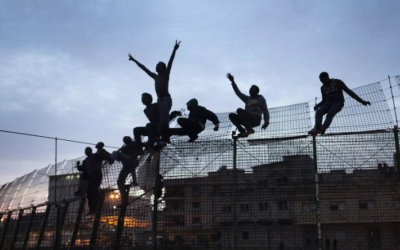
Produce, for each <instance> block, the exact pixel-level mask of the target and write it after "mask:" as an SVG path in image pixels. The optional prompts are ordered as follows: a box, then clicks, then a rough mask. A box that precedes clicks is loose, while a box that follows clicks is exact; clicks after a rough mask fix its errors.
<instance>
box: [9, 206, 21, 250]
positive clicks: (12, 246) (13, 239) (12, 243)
mask: <svg viewBox="0 0 400 250" xmlns="http://www.w3.org/2000/svg"><path fill="white" fill-rule="evenodd" d="M23 214H24V210H23V209H20V210H19V213H18V219H17V224H16V225H15V228H14V234H13V237H12V240H11V246H10V250H14V248H15V243H16V242H17V236H18V230H19V224H20V223H21V219H22V215H23Z"/></svg>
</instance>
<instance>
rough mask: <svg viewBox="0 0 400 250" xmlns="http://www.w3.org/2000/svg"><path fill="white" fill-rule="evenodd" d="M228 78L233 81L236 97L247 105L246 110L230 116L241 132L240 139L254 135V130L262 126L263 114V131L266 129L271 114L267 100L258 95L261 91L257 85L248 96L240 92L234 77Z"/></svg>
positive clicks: (237, 111) (253, 86) (229, 76)
mask: <svg viewBox="0 0 400 250" xmlns="http://www.w3.org/2000/svg"><path fill="white" fill-rule="evenodd" d="M226 76H227V78H228V79H229V80H230V81H231V83H232V88H233V90H234V91H235V93H236V95H237V96H238V97H239V98H240V99H241V100H242V101H243V102H244V103H245V104H246V106H245V109H242V108H238V109H237V110H236V114H235V113H231V114H229V119H230V120H231V122H232V123H233V125H235V126H236V127H237V129H238V130H239V132H240V133H239V134H238V137H247V136H249V135H250V134H254V129H253V128H254V127H257V126H259V125H260V123H261V115H262V114H264V125H263V126H262V129H266V128H267V127H268V125H269V112H268V107H267V102H266V100H265V98H264V97H263V96H262V95H259V94H258V93H259V92H260V89H259V88H258V87H257V86H256V85H252V86H251V87H250V90H249V93H250V96H247V95H245V94H243V93H242V92H240V90H239V88H238V86H237V85H236V83H235V79H234V78H233V75H231V74H230V73H228V74H227V75H226ZM242 126H243V127H244V128H243V127H242Z"/></svg>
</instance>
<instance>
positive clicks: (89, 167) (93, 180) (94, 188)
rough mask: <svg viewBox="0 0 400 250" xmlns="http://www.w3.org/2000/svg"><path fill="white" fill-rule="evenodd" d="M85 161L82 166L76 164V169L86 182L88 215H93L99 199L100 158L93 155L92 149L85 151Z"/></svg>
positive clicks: (78, 163)
mask: <svg viewBox="0 0 400 250" xmlns="http://www.w3.org/2000/svg"><path fill="white" fill-rule="evenodd" d="M85 154H86V156H87V157H86V159H85V160H83V162H82V165H81V164H80V162H79V161H78V162H77V168H78V170H79V171H82V172H83V176H84V177H83V178H84V179H85V180H86V181H87V182H88V191H87V200H88V206H89V213H88V215H91V214H94V213H95V212H96V208H97V203H98V202H97V201H98V198H99V187H100V184H101V180H102V178H103V174H102V171H101V158H100V156H99V155H96V154H93V151H92V148H91V147H87V148H86V149H85Z"/></svg>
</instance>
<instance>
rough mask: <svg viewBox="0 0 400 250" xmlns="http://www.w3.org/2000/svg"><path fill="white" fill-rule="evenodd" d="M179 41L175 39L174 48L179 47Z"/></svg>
mask: <svg viewBox="0 0 400 250" xmlns="http://www.w3.org/2000/svg"><path fill="white" fill-rule="evenodd" d="M180 43H181V41H179V42H178V40H176V41H175V47H174V50H177V49H178V48H179V44H180Z"/></svg>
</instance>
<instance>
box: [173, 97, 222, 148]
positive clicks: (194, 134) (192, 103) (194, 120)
mask: <svg viewBox="0 0 400 250" xmlns="http://www.w3.org/2000/svg"><path fill="white" fill-rule="evenodd" d="M186 106H187V109H188V110H189V111H190V113H189V117H188V118H178V121H177V122H178V124H179V125H180V126H181V128H170V129H168V132H167V134H168V137H167V141H169V137H170V136H171V135H188V136H189V138H190V139H189V142H194V141H195V140H196V139H197V138H198V134H199V133H200V132H201V131H203V130H204V128H205V126H206V122H207V120H210V121H211V122H212V123H214V126H215V127H214V131H217V130H218V129H219V120H218V117H217V116H216V115H215V114H214V113H213V112H211V111H210V110H208V109H206V108H204V107H202V106H199V104H198V101H197V99H195V98H193V99H191V100H189V101H188V102H187V103H186Z"/></svg>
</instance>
